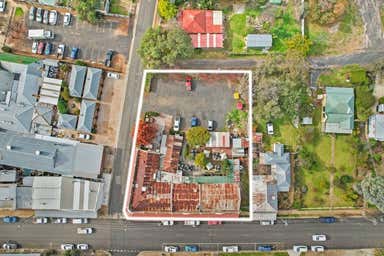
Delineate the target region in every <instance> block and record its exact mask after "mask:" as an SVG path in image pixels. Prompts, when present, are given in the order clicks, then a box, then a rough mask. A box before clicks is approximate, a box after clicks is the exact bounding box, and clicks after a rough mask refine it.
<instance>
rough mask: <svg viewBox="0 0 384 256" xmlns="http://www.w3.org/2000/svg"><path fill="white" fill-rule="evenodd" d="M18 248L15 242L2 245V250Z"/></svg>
mask: <svg viewBox="0 0 384 256" xmlns="http://www.w3.org/2000/svg"><path fill="white" fill-rule="evenodd" d="M18 247H19V245H18V244H17V243H16V242H14V241H8V242H6V243H4V244H3V249H4V250H12V249H17V248H18Z"/></svg>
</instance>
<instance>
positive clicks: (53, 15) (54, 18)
mask: <svg viewBox="0 0 384 256" xmlns="http://www.w3.org/2000/svg"><path fill="white" fill-rule="evenodd" d="M56 23H57V11H55V10H53V11H50V12H49V24H50V25H56Z"/></svg>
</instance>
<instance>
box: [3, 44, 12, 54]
mask: <svg viewBox="0 0 384 256" xmlns="http://www.w3.org/2000/svg"><path fill="white" fill-rule="evenodd" d="M1 50H2V51H3V52H8V53H11V52H12V48H11V47H9V46H6V45H4V46H3V47H1Z"/></svg>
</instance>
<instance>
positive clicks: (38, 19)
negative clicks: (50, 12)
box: [36, 8, 43, 22]
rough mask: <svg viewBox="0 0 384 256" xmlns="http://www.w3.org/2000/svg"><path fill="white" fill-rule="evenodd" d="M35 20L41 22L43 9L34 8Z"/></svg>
mask: <svg viewBox="0 0 384 256" xmlns="http://www.w3.org/2000/svg"><path fill="white" fill-rule="evenodd" d="M36 21H37V22H42V21H43V9H41V8H37V10H36Z"/></svg>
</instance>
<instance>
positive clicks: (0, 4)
mask: <svg viewBox="0 0 384 256" xmlns="http://www.w3.org/2000/svg"><path fill="white" fill-rule="evenodd" d="M6 3H7V2H5V0H0V12H4V11H5V5H6Z"/></svg>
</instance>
